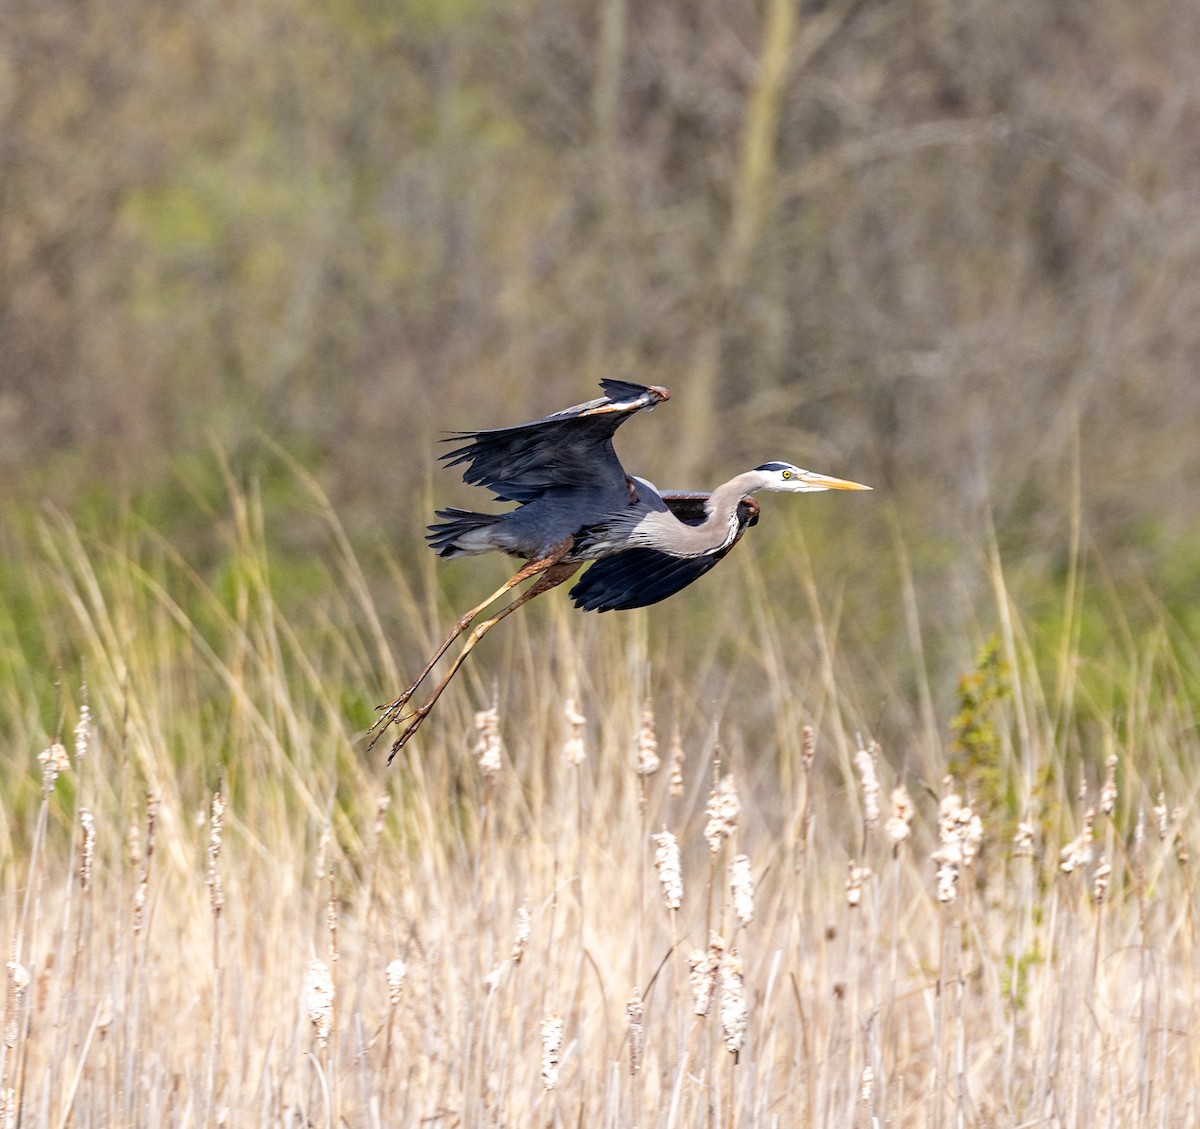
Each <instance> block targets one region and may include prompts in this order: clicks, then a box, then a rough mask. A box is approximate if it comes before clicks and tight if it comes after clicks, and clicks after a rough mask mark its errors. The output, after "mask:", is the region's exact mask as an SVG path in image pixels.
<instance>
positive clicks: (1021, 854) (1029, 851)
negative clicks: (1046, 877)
mask: <svg viewBox="0 0 1200 1129" xmlns="http://www.w3.org/2000/svg"><path fill="white" fill-rule="evenodd" d="M1013 848H1014V853H1015V854H1016V856H1017V858H1033V824H1032V823H1023V822H1022V823H1018V824H1017V830H1016V833H1015V834H1014V835H1013Z"/></svg>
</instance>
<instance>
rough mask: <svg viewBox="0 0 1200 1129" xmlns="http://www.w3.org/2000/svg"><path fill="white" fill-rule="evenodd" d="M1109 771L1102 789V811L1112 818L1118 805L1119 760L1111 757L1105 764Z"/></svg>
mask: <svg viewBox="0 0 1200 1129" xmlns="http://www.w3.org/2000/svg"><path fill="white" fill-rule="evenodd" d="M1105 767H1106V769H1107V771H1106V773H1105V776H1104V783H1103V784H1102V785H1101V787H1100V811H1101V812H1103V814H1104V815H1108V816H1111V815H1112V813H1113V808H1114V807H1115V806H1116V803H1117V758H1116V756H1115V755H1114V756H1110V757H1109V758H1108V760H1107V762H1105Z"/></svg>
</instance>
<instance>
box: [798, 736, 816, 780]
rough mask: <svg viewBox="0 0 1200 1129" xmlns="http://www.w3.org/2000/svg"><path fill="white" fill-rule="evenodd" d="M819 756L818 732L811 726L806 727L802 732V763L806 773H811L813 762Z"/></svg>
mask: <svg viewBox="0 0 1200 1129" xmlns="http://www.w3.org/2000/svg"><path fill="white" fill-rule="evenodd" d="M816 755H817V731H816V730H815V729H814V728H813V727H812V726H811V725H806V726H805V727H804V728H803V729H802V730H801V731H800V763H801V764H802V765H803V766H804V771H805V772H811V771H812V766H813V760H814V759H816Z"/></svg>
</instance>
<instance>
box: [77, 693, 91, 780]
mask: <svg viewBox="0 0 1200 1129" xmlns="http://www.w3.org/2000/svg"><path fill="white" fill-rule="evenodd" d="M91 735H92V710H91V707H90V706H89V705H88V702H87V683H86V682H85V683H84V685H83V704H82V705H81V706H80V707H79V720H78V721H77V722H76V723H75V767H76V769H78V767H79V762H80V761H82V760H83V758H84V757H86V756H87V752H88V745H89V744H90V743H91Z"/></svg>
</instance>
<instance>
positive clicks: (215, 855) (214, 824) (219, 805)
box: [207, 788, 225, 916]
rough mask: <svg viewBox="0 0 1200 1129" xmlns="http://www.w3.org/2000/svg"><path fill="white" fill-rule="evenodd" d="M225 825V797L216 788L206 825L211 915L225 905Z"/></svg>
mask: <svg viewBox="0 0 1200 1129" xmlns="http://www.w3.org/2000/svg"><path fill="white" fill-rule="evenodd" d="M224 827H225V797H224V796H222V795H221V790H220V789H219V788H218V789H217V790H216V791H215V792H214V793H213V798H212V817H211V819H210V821H209V826H208V876H207V884H208V903H209V905H210V907H211V908H212V911H213V915H214V916H219V915H220V913H221V910H222V909H223V908H224V906H225V891H224V889H223V887H222V885H221V868H220V866H219V865H218V864H219V862H220V859H221V836H222V833H223V831H224Z"/></svg>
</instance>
